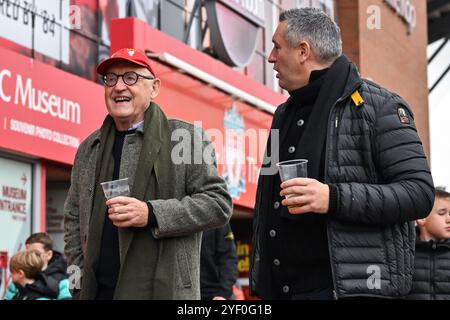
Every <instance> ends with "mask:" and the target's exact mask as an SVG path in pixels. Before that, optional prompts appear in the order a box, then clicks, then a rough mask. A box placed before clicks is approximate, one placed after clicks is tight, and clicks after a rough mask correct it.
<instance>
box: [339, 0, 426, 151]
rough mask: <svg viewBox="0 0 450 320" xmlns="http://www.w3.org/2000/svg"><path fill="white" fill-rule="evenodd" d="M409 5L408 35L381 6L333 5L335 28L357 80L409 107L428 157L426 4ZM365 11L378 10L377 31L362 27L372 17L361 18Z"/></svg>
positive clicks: (357, 1)
mask: <svg viewBox="0 0 450 320" xmlns="http://www.w3.org/2000/svg"><path fill="white" fill-rule="evenodd" d="M410 1H411V3H412V4H413V5H414V7H415V8H416V12H417V23H416V26H415V28H414V29H413V30H412V33H411V34H408V33H407V25H406V23H405V22H404V21H403V20H402V19H401V17H400V16H398V15H397V14H396V13H395V11H393V10H392V9H391V8H390V7H389V6H388V5H387V4H386V3H385V2H384V1H383V0H339V1H337V12H338V23H339V26H340V27H341V30H342V38H343V49H344V53H345V54H346V55H347V56H348V57H349V58H350V59H351V60H352V61H354V62H355V63H356V64H357V66H358V68H359V71H360V72H361V74H362V76H363V77H365V78H370V79H371V80H373V81H375V82H377V83H379V84H380V85H382V86H384V87H386V88H388V89H389V90H391V91H394V92H396V93H398V94H399V95H401V96H402V97H403V98H404V99H405V100H406V101H407V102H408V103H409V104H410V106H411V107H412V109H413V112H414V116H415V122H416V125H417V128H418V131H419V135H420V137H421V139H422V142H423V145H424V149H425V152H426V154H427V155H428V156H429V126H428V82H427V56H426V47H427V13H426V1H423V0H410ZM371 5H375V6H376V8H378V9H379V12H380V18H381V19H380V28H379V29H370V28H368V26H367V21H368V19H369V18H371V17H372V15H371V13H373V11H371V12H370V14H369V13H368V12H367V10H368V8H369V6H371ZM369 21H373V20H369Z"/></svg>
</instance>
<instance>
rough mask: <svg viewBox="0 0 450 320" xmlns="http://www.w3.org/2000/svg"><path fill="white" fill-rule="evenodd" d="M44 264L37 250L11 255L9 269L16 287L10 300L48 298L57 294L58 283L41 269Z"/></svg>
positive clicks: (52, 297) (53, 297) (54, 297)
mask: <svg viewBox="0 0 450 320" xmlns="http://www.w3.org/2000/svg"><path fill="white" fill-rule="evenodd" d="M43 266H44V259H42V257H41V255H40V253H39V252H36V251H32V250H26V251H19V252H17V253H16V254H15V255H14V256H12V258H11V261H10V265H9V269H10V272H11V279H12V282H13V283H14V286H15V288H16V290H15V293H14V296H12V297H10V299H11V300H50V299H56V297H57V296H58V283H57V282H56V281H53V280H52V279H48V278H47V277H46V276H45V275H44V274H43V273H42V272H41V271H42V268H43Z"/></svg>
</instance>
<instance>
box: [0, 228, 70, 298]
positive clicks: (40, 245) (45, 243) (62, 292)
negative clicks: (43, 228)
mask: <svg viewBox="0 0 450 320" xmlns="http://www.w3.org/2000/svg"><path fill="white" fill-rule="evenodd" d="M25 245H26V249H27V250H33V251H37V252H39V253H40V255H41V258H42V259H43V261H44V267H43V269H42V270H43V271H42V276H43V277H45V278H46V279H47V281H50V282H51V283H56V284H57V287H58V294H57V296H56V298H55V299H57V300H66V299H71V298H72V296H71V294H70V291H69V279H68V277H67V263H66V261H65V259H64V257H63V255H62V254H61V253H59V252H57V251H55V250H53V239H52V237H51V236H50V235H49V234H48V233H45V232H38V233H33V234H32V235H31V236H29V237H28V239H27V240H26V241H25ZM16 290H17V288H16V286H15V285H14V283H11V284H10V285H9V286H8V291H7V293H6V296H5V299H6V300H8V299H11V298H12V297H13V296H14V295H15V293H16Z"/></svg>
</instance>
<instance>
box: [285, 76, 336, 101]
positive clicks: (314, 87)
mask: <svg viewBox="0 0 450 320" xmlns="http://www.w3.org/2000/svg"><path fill="white" fill-rule="evenodd" d="M328 70H330V68H325V69H322V70H314V71H312V72H311V75H310V76H309V83H308V84H307V85H306V86H304V87H301V88H300V89H297V90H294V91H291V92H289V94H290V96H291V97H292V99H293V100H294V101H295V104H296V105H298V104H300V105H305V104H314V102H315V101H316V99H317V96H318V95H319V92H320V88H321V87H322V84H323V82H324V80H325V75H326V73H327V72H328Z"/></svg>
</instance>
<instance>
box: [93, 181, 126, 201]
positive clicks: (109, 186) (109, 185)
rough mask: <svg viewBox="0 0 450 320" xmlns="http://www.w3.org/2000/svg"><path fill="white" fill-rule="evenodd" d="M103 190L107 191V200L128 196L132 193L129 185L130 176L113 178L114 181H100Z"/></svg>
mask: <svg viewBox="0 0 450 320" xmlns="http://www.w3.org/2000/svg"><path fill="white" fill-rule="evenodd" d="M100 184H101V186H102V188H103V192H104V193H105V198H106V199H107V200H109V199H111V198H114V197H119V196H125V197H128V196H129V195H130V187H129V185H128V178H124V179H119V180H112V181H105V182H101V183H100Z"/></svg>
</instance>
